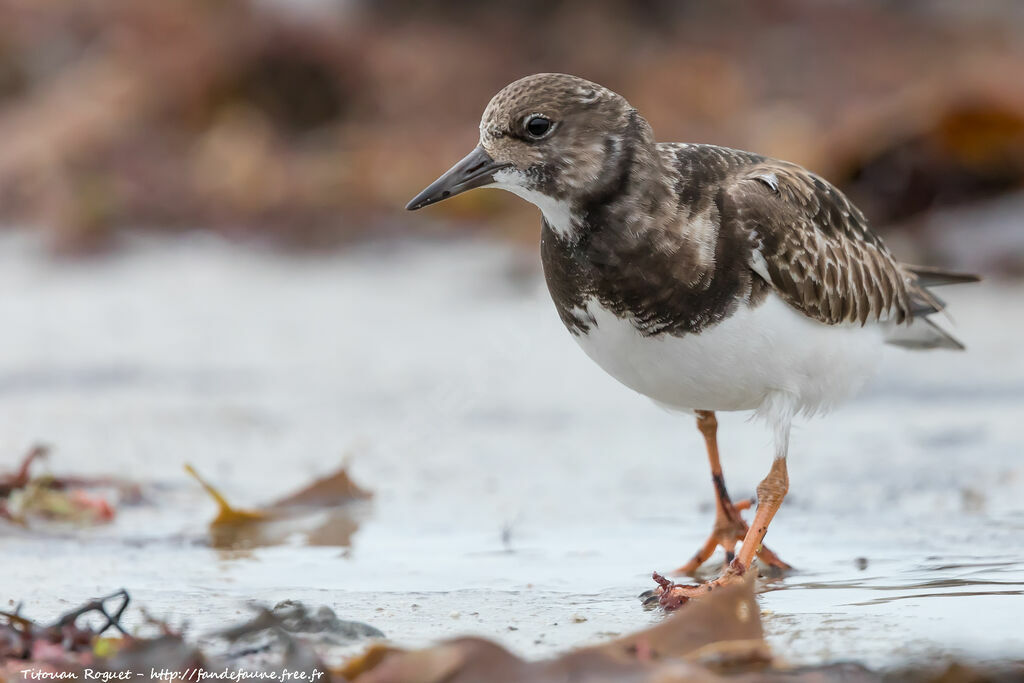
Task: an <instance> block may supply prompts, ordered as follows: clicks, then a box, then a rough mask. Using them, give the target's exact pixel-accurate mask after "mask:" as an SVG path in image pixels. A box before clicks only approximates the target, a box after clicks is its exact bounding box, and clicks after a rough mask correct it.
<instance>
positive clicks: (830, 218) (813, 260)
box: [722, 160, 931, 325]
mask: <svg viewBox="0 0 1024 683" xmlns="http://www.w3.org/2000/svg"><path fill="white" fill-rule="evenodd" d="M766 177H771V178H772V179H773V182H772V183H771V184H767V183H765V181H764V178H766ZM723 195H724V196H723V202H722V208H723V212H722V220H723V221H730V222H733V223H734V225H735V226H736V227H737V228H738V229H739V230H740V231H741V232H745V233H746V234H747V235H748V236H749V238H750V239H751V243H752V244H755V245H757V247H756V249H757V252H758V254H759V256H757V257H756V260H757V261H758V263H757V267H755V266H754V264H753V263H752V264H751V267H752V268H753V269H754V271H755V272H757V273H758V274H759V275H760V276H761V277H762V278H764V279H766V280H768V284H770V285H771V286H772V287H773V288H774V289H775V291H776V292H778V293H779V295H780V296H782V298H783V299H784V300H786V301H787V302H788V303H789V304H790V305H791V306H793V307H795V308H797V309H799V310H800V311H802V312H803V313H804V314H806V315H808V316H809V317H811V318H814V319H815V320H818V321H820V322H823V323H827V324H838V323H844V322H849V323H859V324H861V325H864V324H867V323H868V322H870V321H880V320H889V319H892V320H895V321H896V322H904V321H906V320H909V319H910V318H912V317H913V315H914V314H915V313H919V312H922V311H921V310H920V309H923V308H924V307H923V306H921V305H920V304H921V303H924V302H923V301H920V299H921V297H920V296H919V288H918V287H916V285H915V284H914V281H915V279H916V278H914V277H913V276H912V275H910V274H908V273H906V272H904V270H903V269H902V268H901V267H900V264H899V263H898V262H897V261H896V260H895V259H894V258H893V256H892V254H891V253H890V252H889V250H888V249H887V248H886V247H885V245H884V244H883V243H882V241H881V240H880V239H879V238H878V236H877V235H875V234H874V233H873V232H872V231H871V229H870V228H869V227H868V224H867V220H866V219H865V218H864V215H863V214H862V213H861V212H860V211H859V210H858V209H857V208H856V207H855V206H854V205H853V204H851V203H850V201H849V200H848V199H847V198H846V197H845V196H844V195H843V194H842V193H841V192H840V191H839V190H837V189H836V188H835V187H833V186H832V185H830V184H829V183H827V182H826V181H824V180H822V179H821V178H819V177H818V176H816V175H814V174H813V173H811V172H809V171H807V170H805V169H803V168H801V167H799V166H796V165H795V164H789V163H786V162H780V161H774V160H764V161H761V162H759V163H755V164H751V165H750V166H749V167H747V168H746V169H744V170H743V171H742V172H741V173H738V174H737V175H735V176H734V177H733V178H732V179H731V180H729V181H727V182H726V184H725V185H724V186H723ZM762 260H763V262H762ZM766 276H767V277H766ZM912 299H918V305H917V306H915V305H914V302H913V301H912ZM928 303H931V302H928Z"/></svg>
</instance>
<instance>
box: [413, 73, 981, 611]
mask: <svg viewBox="0 0 1024 683" xmlns="http://www.w3.org/2000/svg"><path fill="white" fill-rule="evenodd" d="M478 187H497V188H501V189H504V190H508V191H509V192H512V193H514V194H516V195H519V196H520V197H522V198H524V199H526V200H527V201H530V202H532V203H533V204H535V205H537V207H539V208H540V210H541V212H542V213H543V223H542V229H541V257H542V260H543V265H544V276H545V279H546V280H547V285H548V289H549V290H550V292H551V297H552V299H554V303H555V308H556V309H557V310H558V314H559V316H560V317H561V319H562V322H563V323H565V326H566V327H567V328H568V329H569V332H570V333H571V334H572V336H573V338H574V339H575V340H576V341H577V343H579V345H580V346H581V347H582V348H583V350H584V351H585V352H586V353H587V355H589V356H590V357H591V358H592V359H593V360H594V361H595V362H597V364H598V365H600V366H601V367H602V368H604V370H605V371H606V372H608V373H609V374H611V375H612V376H613V377H615V378H616V379H617V380H619V381H620V382H622V383H623V384H625V385H626V386H627V387H629V388H631V389H633V390H635V391H638V392H640V393H641V394H644V395H645V396H648V397H650V398H651V399H653V400H654V401H655V402H657V403H660V404H662V405H663V406H667V407H669V408H672V409H676V410H681V411H690V412H693V413H694V414H696V417H697V426H698V428H699V429H700V431H701V433H702V434H703V436H704V439H705V443H706V446H707V454H708V459H709V460H710V463H711V476H712V482H713V484H714V489H715V496H716V500H717V506H716V509H717V513H716V520H715V524H714V527H713V531H712V533H711V535H710V537H709V538H708V540H707V542H706V543H705V544H704V545H703V546H702V547H701V548H700V549H699V550H698V551H697V553H696V554H695V555H694V556H693V558H692V559H691V560H690V561H689V562H687V563H686V564H685V565H683V566H682V567H680V568H679V570H678V572H679V573H681V574H692V573H693V572H694V571H695V570H696V569H697V567H699V566H700V565H701V564H703V563H704V562H705V561H706V560H707V559H708V558H709V557H710V556H711V555H712V553H713V552H714V551H715V549H716V547H717V546H722V547H723V549H724V550H725V553H726V561H727V566H726V568H725V570H724V571H723V573H722V574H721V575H720V576H719V577H718V578H717V579H714V580H713V581H710V582H707V583H704V584H700V585H690V586H682V585H678V584H668V582H663V583H664V585H663V588H662V589H661V591H660V595H661V601H662V604H664V605H666V606H672V605H677V604H680V603H681V602H682V601H685V600H686V599H688V598H690V597H695V596H698V595H701V594H703V593H706V592H707V591H710V590H711V589H713V588H714V587H715V586H717V585H720V584H723V583H726V582H730V581H733V580H736V578H737V577H739V576H742V575H743V574H744V573H745V572H746V571H747V570H748V569H749V568H750V567H751V564H752V562H753V560H754V559H755V556H756V557H757V558H759V561H760V562H762V563H766V564H768V565H773V566H776V567H780V568H786V567H788V565H786V564H785V563H784V562H782V561H781V560H780V559H779V558H778V556H776V555H775V554H774V553H772V552H771V551H770V550H768V549H767V548H766V547H764V546H763V545H762V540H763V539H764V536H765V532H766V531H767V530H768V525H769V523H770V522H771V520H772V517H774V516H775V512H776V511H777V510H778V508H779V505H780V504H781V503H782V499H783V497H784V496H785V495H786V491H787V489H788V486H789V482H788V475H787V472H786V455H787V452H788V448H789V431H790V424H791V422H792V421H793V418H794V417H795V416H797V415H799V414H807V415H810V414H813V413H818V412H821V411H825V410H827V409H829V408H831V407H832V406H834V405H835V404H836V403H837V402H839V401H840V400H841V399H843V398H845V397H847V396H849V395H850V394H851V393H853V392H854V391H856V390H857V389H858V388H860V387H861V386H862V385H863V384H864V383H865V381H866V380H867V379H868V378H869V376H870V375H871V373H872V370H873V368H874V367H875V365H876V363H877V361H878V360H879V357H880V355H881V352H882V347H883V345H885V344H895V345H899V346H903V347H906V348H910V349H932V348H946V349H962V348H963V346H962V345H961V344H960V343H959V342H958V341H957V340H956V339H954V338H953V337H952V336H951V335H950V334H948V333H947V332H946V331H944V330H943V329H941V328H940V327H939V326H938V325H937V324H936V323H935V322H934V321H933V320H931V319H930V318H929V316H930V315H931V314H934V313H937V312H939V311H941V310H942V309H943V306H944V304H943V302H942V301H941V300H940V299H939V298H938V297H937V296H935V295H934V294H933V293H932V292H931V291H930V288H931V287H934V286H937V285H945V284H953V283H961V282H972V281H975V280H977V278H976V277H975V276H973V275H962V274H957V273H948V272H945V271H941V270H937V269H933V268H925V267H921V266H911V265H907V264H904V263H900V262H898V261H897V260H896V259H895V258H893V256H892V254H891V253H890V252H889V250H888V249H887V248H886V246H885V245H884V244H883V243H882V240H881V239H879V237H878V236H877V235H876V234H875V233H874V232H872V230H871V229H870V227H869V226H868V223H867V220H866V219H865V218H864V215H863V214H862V213H861V212H860V211H859V210H858V209H857V207H855V206H854V205H853V204H851V203H850V201H849V200H848V199H847V198H846V197H845V196H844V195H843V194H842V193H841V192H840V191H839V190H837V189H836V188H835V187H833V186H832V185H830V184H829V183H828V182H827V181H825V180H823V179H822V178H820V177H818V176H817V175H815V174H813V173H811V172H810V171H808V170H806V169H804V168H802V167H800V166H797V165H796V164H792V163H789V162H786V161H779V160H777V159H770V158H767V157H763V156H760V155H758V154H753V153H750V152H743V151H739V150H735V149H727V148H725V147H716V146H713V145H703V144H686V143H664V142H662V143H659V142H655V139H654V133H653V132H652V130H651V126H650V125H649V124H648V123H647V121H646V120H645V119H644V118H643V117H642V116H641V115H640V114H639V113H638V112H637V110H636V109H634V108H633V107H631V106H630V104H629V103H628V102H627V101H626V100H625V99H624V98H623V97H621V96H620V95H618V94H616V93H614V92H612V91H611V90H608V89H607V88H604V87H602V86H600V85H597V84H595V83H591V82H589V81H586V80H583V79H582V78H577V77H575V76H569V75H565V74H536V75H533V76H528V77H526V78H523V79H521V80H518V81H515V82H514V83H512V84H510V85H508V86H506V87H505V88H504V89H502V90H501V91H500V92H499V93H498V94H497V95H495V96H494V98H493V99H492V100H491V102H490V104H488V105H487V108H486V109H485V110H484V114H483V118H482V119H481V121H480V144H479V145H478V146H477V147H476V148H475V149H474V150H473V151H472V152H470V153H469V154H468V155H467V156H466V157H465V158H464V159H462V161H460V162H458V163H457V164H455V165H454V166H453V167H452V168H451V169H450V170H449V171H447V172H446V173H445V174H444V175H442V176H441V177H440V178H438V179H437V180H436V181H434V182H433V183H432V184H431V185H430V186H429V187H427V188H426V189H425V190H423V192H421V193H420V194H419V195H417V196H416V197H415V198H414V199H413V200H412V201H411V202H409V204H408V206H407V207H406V208H408V209H410V210H414V209H419V208H421V207H424V206H427V205H429V204H433V203H435V202H439V201H441V200H442V199H446V198H448V197H452V196H454V195H457V194H459V193H461V192H465V191H466V190H470V189H473V188H478ZM731 410H736V411H748V410H749V411H755V412H756V414H757V415H759V416H760V417H763V418H764V419H765V420H766V421H767V422H768V424H769V425H770V426H771V427H772V429H773V431H774V459H773V462H772V465H771V469H770V471H769V472H768V475H767V476H766V477H765V479H764V480H763V481H762V482H761V483H760V484H759V485H758V487H757V499H756V501H757V508H756V511H755V514H754V518H753V522H752V523H751V524H750V525H749V526H748V525H747V523H746V522H745V521H744V520H743V518H742V517H741V515H740V510H741V509H743V508H745V507H749V506H750V504H751V503H750V502H746V501H745V502H743V503H733V502H732V501H731V499H730V498H729V494H728V492H727V491H726V487H725V482H724V479H723V475H722V467H721V463H720V462H719V454H718V446H717V442H716V430H717V422H716V420H715V411H731ZM737 542H740V543H741V546H740V551H739V553H738V554H736V553H734V551H735V547H736V543H737Z"/></svg>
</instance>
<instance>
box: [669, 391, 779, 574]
mask: <svg viewBox="0 0 1024 683" xmlns="http://www.w3.org/2000/svg"><path fill="white" fill-rule="evenodd" d="M696 413H697V428H698V429H699V430H700V433H701V434H703V435H704V443H705V445H706V446H707V450H708V462H709V463H710V464H711V481H712V483H713V484H714V486H715V525H714V527H713V528H712V530H711V535H710V536H708V539H707V540H706V541H705V542H704V545H703V546H701V548H700V549H699V550H698V551H697V552H696V553H695V554H694V556H693V557H692V558H690V561H689V562H687V563H686V564H684V565H683V566H682V567H679V568H678V569H676V570H675V572H673V573H674V574H675V575H677V576H678V575H684V576H693V574H694V572H696V571H697V569H698V568H699V567H700V566H701V565H702V564H704V563H705V562H707V561H708V558H710V557H711V555H712V554H714V552H715V548H717V547H718V546H722V549H723V550H724V551H725V562H726V564H729V563H731V562H732V561H733V559H735V549H736V542H737V541H743V540H744V539H745V538H746V536H747V533H748V528H747V523H746V522H744V521H743V518H742V517H741V516H740V510H746V509H747V508H749V507H750V506H751V505H752V504H753V501H751V500H741V501H740V502H739V503H733V502H732V500H731V499H730V498H729V492H728V491H727V490H726V488H725V478H724V476H723V475H722V463H721V461H720V460H719V457H718V420H717V419H716V418H715V413H714V412H713V411H710V410H698V411H696ZM743 547H744V548H745V547H746V543H744V545H743ZM757 557H758V559H759V560H760V561H761V562H763V563H764V564H767V565H770V566H772V567H777V568H778V569H783V570H785V569H790V566H789V565H788V564H786V563H785V562H783V561H782V560H781V559H779V556H778V555H776V554H775V553H773V552H772V551H771V550H769V549H768V548H765V547H763V546H761V547H760V549H759V550H758V552H757Z"/></svg>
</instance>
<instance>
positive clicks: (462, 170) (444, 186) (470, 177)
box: [405, 145, 509, 211]
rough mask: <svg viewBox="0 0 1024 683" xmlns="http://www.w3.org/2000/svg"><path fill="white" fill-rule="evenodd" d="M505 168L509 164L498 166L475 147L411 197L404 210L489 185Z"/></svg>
mask: <svg viewBox="0 0 1024 683" xmlns="http://www.w3.org/2000/svg"><path fill="white" fill-rule="evenodd" d="M507 166H509V164H500V163H498V162H497V161H495V160H494V159H492V158H491V155H490V154H488V153H487V152H486V151H484V148H483V147H481V146H479V145H477V147H476V149H474V150H473V151H472V152H470V153H469V154H467V155H466V156H465V157H464V158H463V159H462V161H460V162H459V163H457V164H455V165H454V166H452V167H451V168H450V169H448V170H447V171H446V172H445V174H444V175H443V176H441V177H440V178H438V179H437V180H435V181H434V182H432V183H430V185H429V186H427V189H425V190H423V192H420V193H419V194H418V195H416V196H415V197H413V198H412V201H411V202H409V203H408V204H406V205H405V208H406V209H408V210H409V211H415V210H416V209H422V208H423V207H424V206H428V205H430V204H436V203H437V202H439V201H441V200H442V199H448V198H449V197H454V196H455V195H457V194H460V193H462V192H465V191H466V190H472V189H473V188H474V187H483V186H484V185H490V184H491V183H493V182H494V173H495V172H496V171H499V170H501V169H503V168H505V167H507Z"/></svg>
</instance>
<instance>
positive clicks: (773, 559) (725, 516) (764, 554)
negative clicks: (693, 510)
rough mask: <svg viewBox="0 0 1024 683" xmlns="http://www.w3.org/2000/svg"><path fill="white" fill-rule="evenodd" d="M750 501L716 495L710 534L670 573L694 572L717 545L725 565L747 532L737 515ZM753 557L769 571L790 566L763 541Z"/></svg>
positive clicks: (692, 574) (787, 568) (750, 499)
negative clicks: (734, 501) (713, 521)
mask: <svg viewBox="0 0 1024 683" xmlns="http://www.w3.org/2000/svg"><path fill="white" fill-rule="evenodd" d="M754 502H755V501H754V499H752V498H747V499H745V500H741V501H739V502H738V503H732V502H731V501H729V500H727V499H726V500H722V499H719V501H718V504H717V505H716V506H715V509H716V513H715V526H714V527H713V528H712V530H711V535H710V536H708V539H707V540H706V541H704V545H702V546H701V547H700V549H699V550H697V552H696V553H694V555H693V557H691V558H690V560H689V561H688V562H687V563H686V564H684V565H683V566H681V567H679V568H678V569H676V570H675V571H673V572H672V575H673V576H694V575H695V574H696V572H697V569H698V568H700V566H701V565H703V564H704V563H705V562H707V561H708V558H710V557H711V556H712V555H713V554H714V552H715V550H716V549H717V548H718V547H719V546H721V548H722V550H724V551H725V565H726V566H727V567H728V566H730V565H731V564H732V562H733V560H734V559H735V557H736V554H735V551H736V543H737V542H739V541H742V540H743V538H744V536H746V535H747V529H748V527H747V523H746V522H745V521H744V520H743V517H742V515H740V511H741V510H747V509H749V508H751V507H752V506H753V505H754ZM757 559H758V561H759V566H760V567H762V568H771V569H770V571H774V572H775V573H782V572H784V571H786V570H789V569H792V567H791V566H790V565H789V564H787V563H786V562H784V561H782V559H781V558H780V557H779V556H778V555H776V554H775V553H774V552H772V551H771V550H770V549H768V548H767V547H766V546H764V545H762V546H761V547H760V548H758V550H757ZM728 571H730V570H727V572H726V573H728ZM724 576H725V574H723V578H724Z"/></svg>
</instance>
